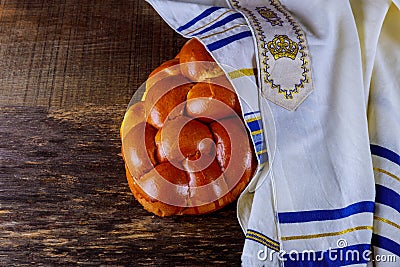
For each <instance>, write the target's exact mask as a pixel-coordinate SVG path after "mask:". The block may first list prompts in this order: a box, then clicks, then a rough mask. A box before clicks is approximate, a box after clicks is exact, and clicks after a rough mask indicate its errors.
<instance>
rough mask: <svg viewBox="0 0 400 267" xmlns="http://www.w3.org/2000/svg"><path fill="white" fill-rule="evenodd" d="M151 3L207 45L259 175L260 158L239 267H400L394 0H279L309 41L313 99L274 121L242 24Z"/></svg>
mask: <svg viewBox="0 0 400 267" xmlns="http://www.w3.org/2000/svg"><path fill="white" fill-rule="evenodd" d="M148 2H149V3H150V4H151V5H152V6H153V7H154V8H155V9H156V10H157V12H158V13H159V14H160V15H161V16H162V17H163V18H164V19H165V21H166V22H167V23H168V24H169V25H170V26H171V27H172V28H173V29H175V30H176V31H177V32H178V33H180V34H182V35H183V36H185V37H196V38H199V40H200V41H202V42H203V43H204V44H205V46H206V47H207V49H208V50H209V51H210V53H211V54H212V56H213V57H214V58H215V60H216V61H217V62H218V63H219V64H220V65H221V66H222V67H223V69H224V70H225V72H227V73H228V76H230V78H231V81H232V83H233V85H234V87H235V89H236V90H237V92H238V94H239V96H240V97H241V104H242V108H243V113H244V118H245V120H246V121H247V122H248V123H247V126H248V127H249V129H250V132H252V133H253V135H252V138H253V143H254V145H255V147H256V151H257V153H258V154H259V161H260V163H261V165H262V164H264V163H265V162H266V161H267V156H266V154H267V153H268V160H269V166H268V167H269V168H260V169H259V171H258V173H257V176H256V177H255V178H254V179H253V181H252V184H251V185H250V186H249V187H248V188H246V190H245V192H243V194H242V195H241V197H240V199H239V201H238V218H239V222H240V224H241V226H242V228H243V230H244V232H245V234H246V239H245V244H244V249H243V255H242V264H243V265H244V266H346V265H352V266H367V265H371V266H372V265H377V266H380V265H383V266H398V265H396V262H387V261H386V262H382V261H381V262H376V261H375V262H372V261H370V260H369V259H368V258H369V257H370V258H374V257H375V256H377V255H379V256H386V257H392V258H393V257H394V258H395V260H396V259H397V264H399V262H400V258H399V256H400V245H399V244H400V207H399V205H400V195H399V194H400V184H399V183H400V178H399V177H400V156H399V155H400V137H399V133H400V31H399V25H400V15H399V7H400V5H399V1H393V2H392V1H389V0H380V1H373V0H369V1H363V0H353V1H347V0H336V1H321V0H304V1H294V0H282V1H281V3H282V4H283V6H284V7H285V8H286V9H287V10H288V11H289V12H290V13H291V14H292V15H293V16H294V18H295V19H296V20H297V22H298V23H299V24H300V25H301V27H302V29H303V31H304V32H305V34H306V37H307V42H308V48H309V51H310V54H311V59H312V61H311V67H312V72H313V82H314V91H313V92H312V94H311V95H309V96H308V98H307V99H306V100H305V101H304V102H303V103H302V104H301V105H300V106H299V107H298V108H297V110H296V111H288V110H285V109H283V108H282V107H279V106H277V105H274V104H270V105H269V106H270V109H271V111H270V112H269V111H268V108H267V107H266V106H267V103H266V100H265V99H262V98H259V93H258V89H257V86H256V81H257V79H256V77H255V76H254V72H251V70H252V69H254V68H257V67H258V66H257V62H256V60H255V53H256V52H255V51H256V50H255V47H254V40H253V38H254V37H253V36H254V35H253V32H252V29H251V28H250V27H249V25H248V23H247V21H246V19H245V18H244V16H242V15H241V14H240V13H239V12H238V11H236V10H234V9H232V8H230V5H229V4H228V2H225V1H207V0H202V1H161V0H148ZM249 81H250V82H249ZM272 120H274V122H275V127H271V125H272V123H271V121H272ZM264 137H266V138H265V139H264ZM266 152H267V153H266ZM255 188H256V189H255ZM370 250H372V251H373V252H374V254H372V255H371V254H370ZM392 258H390V259H392ZM392 260H393V259H392ZM393 261H394V260H393Z"/></svg>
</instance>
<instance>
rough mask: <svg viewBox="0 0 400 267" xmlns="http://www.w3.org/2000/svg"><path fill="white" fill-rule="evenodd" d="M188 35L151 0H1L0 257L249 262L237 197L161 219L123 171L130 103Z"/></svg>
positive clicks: (17, 261) (114, 262)
mask: <svg viewBox="0 0 400 267" xmlns="http://www.w3.org/2000/svg"><path fill="white" fill-rule="evenodd" d="M184 42H185V39H183V38H181V37H180V36H178V35H177V34H176V33H175V32H173V31H172V30H171V29H170V28H169V27H168V26H167V25H166V24H165V23H164V22H163V21H162V20H161V19H160V17H159V16H158V15H157V14H156V13H155V12H154V10H153V9H152V8H151V7H150V6H149V5H148V4H146V3H145V2H144V1H126V0H124V1H122V0H121V1H108V0H107V1H77V0H69V1H61V0H59V1H50V0H31V1H28V0H14V1H10V0H2V1H1V4H0V55H1V60H0V93H1V94H0V266H86V265H89V266H100V265H108V266H143V265H152V266H154V265H155V266H203V265H212V266H214V265H221V266H226V265H230V266H232V265H233V266H235V265H239V264H240V254H241V250H242V246H243V242H244V236H243V234H242V232H241V229H240V227H239V225H238V222H237V219H236V214H235V203H234V204H232V205H230V206H228V207H225V208H224V209H223V210H221V211H218V212H215V213H212V214H209V215H204V216H195V217H190V216H183V217H171V218H164V219H162V218H158V217H155V216H153V215H151V214H150V213H148V212H146V211H145V210H143V209H142V207H141V206H140V205H139V204H138V202H137V201H136V200H135V199H134V198H133V196H132V194H131V193H130V191H129V188H128V185H127V182H126V179H125V173H124V163H123V160H122V158H121V154H120V148H121V147H120V140H119V131H118V129H119V126H120V123H121V121H122V117H123V114H124V112H125V108H126V106H127V104H128V102H129V100H130V98H131V96H132V95H133V93H134V92H135V90H136V89H137V88H138V86H139V85H140V84H141V83H142V82H143V81H144V80H145V79H146V76H147V75H148V73H149V72H150V71H151V70H152V69H154V68H155V67H156V66H158V65H159V64H160V63H161V62H163V61H165V60H167V59H170V58H172V57H174V56H175V54H176V53H177V52H178V51H179V49H180V47H181V46H182V44H183V43H184Z"/></svg>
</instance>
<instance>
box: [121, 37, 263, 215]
mask: <svg viewBox="0 0 400 267" xmlns="http://www.w3.org/2000/svg"><path fill="white" fill-rule="evenodd" d="M196 60H201V61H203V62H204V61H209V62H213V59H212V57H211V56H210V55H209V54H208V52H207V51H206V49H205V48H204V47H203V45H202V44H201V43H200V42H199V41H198V40H196V39H192V40H190V41H188V42H187V43H186V44H185V45H184V46H183V48H182V50H181V51H180V53H179V54H178V55H177V57H176V58H175V59H173V60H170V61H167V62H165V63H163V64H161V65H160V66H159V67H158V68H156V69H155V70H154V71H153V72H152V73H151V74H150V76H149V80H150V82H148V81H147V83H146V94H145V97H144V98H143V99H142V100H143V101H142V102H138V103H136V104H134V105H132V106H131V107H130V109H129V110H128V111H127V113H126V114H127V115H126V116H125V119H124V122H123V124H122V126H121V138H122V155H123V158H124V161H125V167H126V176H127V179H128V184H129V187H130V190H131V191H132V193H133V195H134V197H135V198H136V199H137V200H138V202H139V203H140V204H141V205H142V206H143V207H144V208H145V209H146V210H147V211H150V212H152V213H154V214H156V215H158V216H171V215H183V214H188V215H196V214H204V213H209V212H213V211H215V210H218V209H220V208H222V207H224V206H226V205H227V204H229V203H231V202H233V201H234V200H235V199H236V198H237V197H238V196H239V194H240V193H241V192H242V191H243V189H244V188H245V187H246V185H247V184H248V183H249V181H250V179H251V178H252V176H253V175H254V172H255V170H256V167H257V161H256V156H255V153H254V149H253V146H252V143H251V142H250V139H249V133H248V131H247V129H246V127H245V125H244V123H243V120H242V118H241V108H240V103H239V100H238V97H237V95H236V93H235V91H234V89H233V87H232V85H231V84H230V82H229V80H228V79H227V78H226V77H225V75H224V74H223V71H222V69H220V68H219V67H218V66H217V65H216V64H213V66H214V68H211V69H210V68H207V67H208V65H207V64H200V65H198V66H197V65H196V64H195V61H196ZM179 63H185V64H179ZM188 63H190V64H191V63H193V65H190V64H188ZM188 66H190V68H188ZM217 68H218V69H217Z"/></svg>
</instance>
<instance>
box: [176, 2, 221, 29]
mask: <svg viewBox="0 0 400 267" xmlns="http://www.w3.org/2000/svg"><path fill="white" fill-rule="evenodd" d="M221 8H222V7H214V6H213V7H210V8H208V9H206V10H204V11H203V12H202V13H201V14H200V15H198V16H197V17H195V18H193V19H192V20H191V21H189V22H187V23H186V24H185V25H182V26H180V27H179V28H178V29H177V31H179V32H182V31H184V30H186V29H188V28H190V27H192V26H193V25H194V24H196V23H197V22H198V21H199V20H202V19H204V18H206V17H208V16H209V15H211V14H212V13H214V12H215V11H217V10H219V9H221Z"/></svg>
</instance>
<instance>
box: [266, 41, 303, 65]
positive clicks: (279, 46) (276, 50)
mask: <svg viewBox="0 0 400 267" xmlns="http://www.w3.org/2000/svg"><path fill="white" fill-rule="evenodd" d="M268 50H269V51H270V52H271V54H272V55H273V56H274V59H275V60H277V59H279V58H282V57H288V58H290V59H293V60H294V59H295V58H296V55H297V52H298V51H299V46H298V44H297V43H296V42H293V41H292V40H290V39H289V37H287V36H286V35H276V36H275V38H274V39H272V41H270V42H268Z"/></svg>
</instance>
